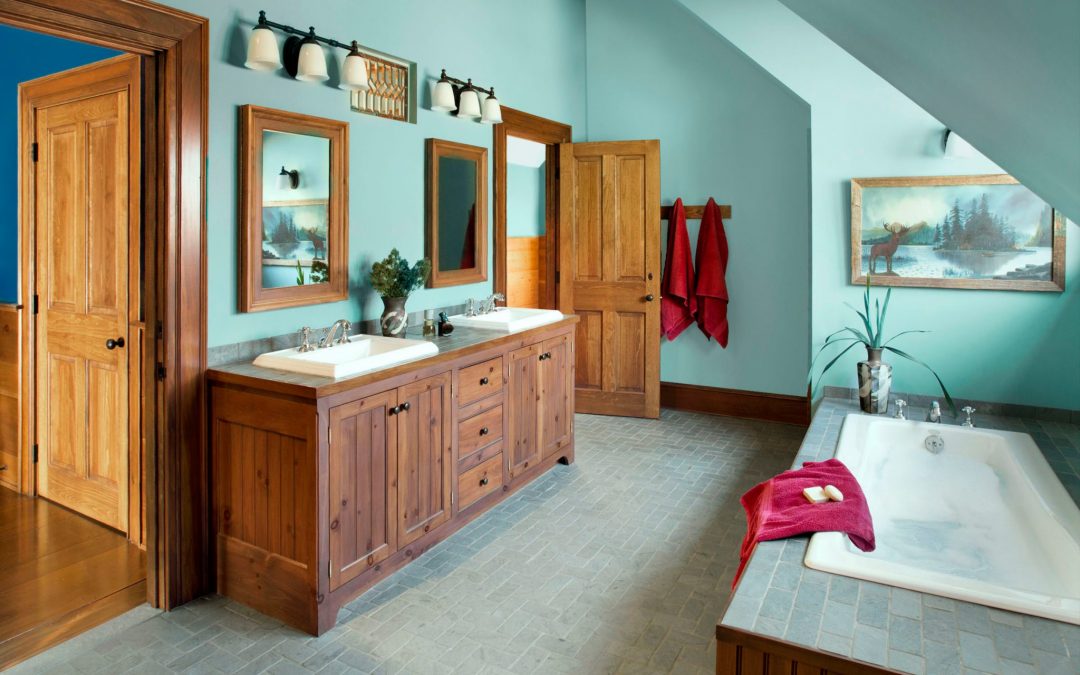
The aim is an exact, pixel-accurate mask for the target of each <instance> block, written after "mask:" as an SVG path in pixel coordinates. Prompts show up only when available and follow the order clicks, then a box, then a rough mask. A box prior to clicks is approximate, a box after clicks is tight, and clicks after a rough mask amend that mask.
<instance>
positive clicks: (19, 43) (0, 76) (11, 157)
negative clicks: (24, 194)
mask: <svg viewBox="0 0 1080 675" xmlns="http://www.w3.org/2000/svg"><path fill="white" fill-rule="evenodd" d="M119 53H120V52H115V51H113V50H111V49H103V48H101V47H95V46H93V45H86V44H82V43H81V42H72V41H70V40H62V39H60V38H54V37H50V36H48V35H40V34H38V33H31V32H29V31H25V30H20V29H18V28H10V27H8V26H0V63H3V64H4V66H3V69H2V73H0V93H2V95H3V96H4V97H5V99H6V101H5V102H4V105H3V106H2V107H0V126H2V127H3V128H4V129H5V132H4V133H3V134H0V302H12V303H17V302H19V150H18V148H19V83H20V82H26V81H27V80H33V79H36V78H39V77H43V76H45V75H51V74H53V73H59V72H61V71H64V70H69V69H71V68H75V67H77V66H84V65H86V64H88V63H93V62H94V61H101V60H102V59H107V58H110V57H112V56H116V55H118V54H119ZM28 55H32V56H28Z"/></svg>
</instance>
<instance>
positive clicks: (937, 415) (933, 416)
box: [926, 401, 941, 423]
mask: <svg viewBox="0 0 1080 675" xmlns="http://www.w3.org/2000/svg"><path fill="white" fill-rule="evenodd" d="M926 421H927V422H935V423H937V422H940V421H941V406H940V405H938V402H937V401H933V402H931V403H930V410H929V411H927V413H926Z"/></svg>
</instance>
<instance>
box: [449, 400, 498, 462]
mask: <svg viewBox="0 0 1080 675" xmlns="http://www.w3.org/2000/svg"><path fill="white" fill-rule="evenodd" d="M502 437H503V407H502V405H501V404H500V405H497V406H495V407H494V408H492V409H490V410H486V411H484V412H482V413H480V414H479V415H476V416H474V417H470V418H469V419H467V420H464V421H462V422H459V423H458V457H465V456H467V455H471V454H472V453H474V452H476V450H477V449H479V448H482V447H484V446H485V445H491V444H492V443H494V442H495V441H498V440H501V439H502Z"/></svg>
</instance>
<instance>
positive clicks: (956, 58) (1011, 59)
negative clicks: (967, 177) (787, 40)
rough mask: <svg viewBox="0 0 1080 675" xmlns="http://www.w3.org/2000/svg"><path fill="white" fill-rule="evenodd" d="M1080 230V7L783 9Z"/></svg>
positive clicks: (848, 4) (796, 2)
mask: <svg viewBox="0 0 1080 675" xmlns="http://www.w3.org/2000/svg"><path fill="white" fill-rule="evenodd" d="M781 2H783V3H784V4H785V5H787V6H788V7H789V8H791V9H792V10H793V11H794V12H796V13H797V14H799V15H800V16H801V17H802V18H803V19H805V20H806V21H807V22H808V23H810V24H811V25H813V26H814V27H815V28H817V29H818V30H819V31H821V32H822V33H824V34H825V35H827V36H828V37H829V38H831V39H832V40H833V41H834V42H836V43H837V44H838V45H840V46H841V47H842V48H844V49H845V50H846V51H848V52H849V53H850V54H851V55H852V56H854V57H855V58H857V59H859V60H860V61H862V62H863V63H864V64H866V65H867V67H869V68H870V69H871V70H873V71H875V72H876V73H877V74H878V75H880V76H881V77H883V78H884V79H886V80H887V81H889V82H890V83H891V84H892V85H893V86H894V87H896V88H897V89H899V90H900V91H902V92H903V93H904V94H906V95H907V96H908V97H910V98H911V99H912V100H913V101H915V102H916V103H918V104H919V105H920V106H922V107H923V108H924V109H926V111H927V112H929V113H930V114H932V115H934V116H935V117H936V118H937V119H939V120H941V121H942V122H943V123H944V124H946V125H947V126H948V127H950V128H952V129H954V130H956V132H957V133H958V134H960V136H962V137H963V138H965V139H966V140H968V141H969V142H970V143H971V144H972V145H974V146H975V147H976V148H978V149H979V150H980V151H981V152H983V153H984V154H985V155H986V156H987V157H989V158H990V159H991V160H993V161H994V162H995V163H997V164H998V165H999V166H1001V167H1002V168H1004V169H1005V170H1006V171H1008V172H1009V173H1011V174H1012V175H1013V176H1015V177H1016V178H1017V179H1019V180H1020V181H1021V182H1022V183H1024V184H1025V185H1027V186H1028V187H1029V188H1031V189H1032V190H1033V191H1034V192H1035V193H1036V194H1038V195H1039V196H1041V197H1042V198H1043V199H1045V200H1046V201H1048V202H1049V203H1051V204H1053V205H1054V206H1055V207H1056V208H1058V209H1060V210H1061V211H1062V212H1064V213H1065V214H1066V215H1067V216H1068V217H1069V218H1071V219H1072V220H1074V221H1080V33H1078V32H1077V30H1078V27H1080V0H1023V1H1022V2H1017V0H948V2H941V0H904V1H903V2H897V1H896V0H781Z"/></svg>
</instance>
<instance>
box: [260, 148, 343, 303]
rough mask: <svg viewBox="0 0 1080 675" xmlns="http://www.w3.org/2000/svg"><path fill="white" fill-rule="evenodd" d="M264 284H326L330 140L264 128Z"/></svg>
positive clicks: (278, 286) (282, 285) (272, 286)
mask: <svg viewBox="0 0 1080 675" xmlns="http://www.w3.org/2000/svg"><path fill="white" fill-rule="evenodd" d="M262 141H263V163H262V189H263V208H262V224H263V242H262V285H263V288H282V287H286V286H304V285H307V284H325V283H327V282H328V281H329V278H328V269H327V265H326V260H327V253H328V249H329V246H330V242H329V241H328V230H329V228H328V220H329V204H330V139H328V138H321V137H319V136H306V135H303V134H292V133H285V132H282V131H271V130H269V129H264V130H263V139H262Z"/></svg>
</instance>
